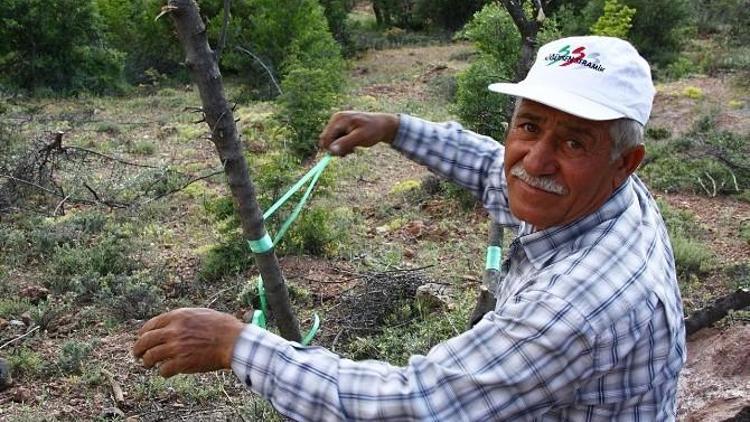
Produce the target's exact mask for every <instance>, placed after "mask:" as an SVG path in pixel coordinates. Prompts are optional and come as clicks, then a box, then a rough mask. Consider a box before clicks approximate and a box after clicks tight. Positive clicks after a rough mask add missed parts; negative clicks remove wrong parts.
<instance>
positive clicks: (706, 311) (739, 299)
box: [685, 289, 750, 335]
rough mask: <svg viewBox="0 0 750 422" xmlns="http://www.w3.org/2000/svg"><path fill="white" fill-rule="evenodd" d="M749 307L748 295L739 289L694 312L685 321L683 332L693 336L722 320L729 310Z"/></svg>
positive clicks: (749, 297)
mask: <svg viewBox="0 0 750 422" xmlns="http://www.w3.org/2000/svg"><path fill="white" fill-rule="evenodd" d="M748 306H750V293H749V292H747V291H746V290H743V289H740V290H737V291H736V292H734V293H732V294H730V295H727V296H724V297H722V298H719V299H717V300H715V301H714V303H712V304H711V305H710V306H708V307H706V308H703V309H701V310H699V311H696V312H694V313H693V314H692V315H690V317H689V318H686V319H685V332H686V333H687V335H690V334H693V333H695V332H696V331H698V330H700V329H701V328H704V327H708V326H709V325H711V324H713V323H714V322H716V321H718V320H720V319H722V318H724V317H725V316H726V315H727V313H729V311H730V310H737V309H743V308H747V307H748Z"/></svg>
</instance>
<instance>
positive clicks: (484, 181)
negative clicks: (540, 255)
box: [391, 114, 520, 226]
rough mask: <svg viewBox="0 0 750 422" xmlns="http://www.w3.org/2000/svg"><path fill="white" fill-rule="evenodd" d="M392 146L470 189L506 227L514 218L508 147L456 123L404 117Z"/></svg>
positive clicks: (492, 215) (491, 214)
mask: <svg viewBox="0 0 750 422" xmlns="http://www.w3.org/2000/svg"><path fill="white" fill-rule="evenodd" d="M399 117H400V125H399V130H398V133H397V134H396V138H395V139H394V141H393V143H392V144H391V145H392V146H393V148H394V149H396V150H397V151H399V152H401V153H402V154H404V155H405V156H406V157H408V158H409V159H411V160H413V161H415V162H417V163H419V164H423V165H425V166H427V167H428V168H429V169H430V170H432V171H433V172H435V173H437V174H439V175H440V176H443V177H445V178H447V179H449V180H451V181H453V182H455V183H457V184H458V185H460V186H462V187H464V188H466V189H468V190H469V191H470V192H471V193H472V194H474V196H476V197H477V198H479V199H480V200H481V201H482V203H483V204H484V207H485V208H486V209H487V211H488V212H489V214H490V216H491V217H492V219H493V220H495V221H496V222H498V223H500V224H502V225H504V226H517V225H518V224H519V223H520V222H519V221H518V220H517V219H516V218H515V217H513V216H512V215H511V212H510V208H509V206H508V196H507V193H506V187H507V184H506V182H505V173H504V171H503V159H504V157H505V148H504V147H503V146H502V145H501V144H500V143H498V142H496V141H495V140H494V139H492V138H490V137H488V136H482V135H479V134H476V133H474V132H472V131H469V130H465V129H464V128H463V127H462V126H461V125H460V124H458V123H456V122H447V123H433V122H428V121H426V120H422V119H419V118H417V117H413V116H408V115H405V114H401V115H399Z"/></svg>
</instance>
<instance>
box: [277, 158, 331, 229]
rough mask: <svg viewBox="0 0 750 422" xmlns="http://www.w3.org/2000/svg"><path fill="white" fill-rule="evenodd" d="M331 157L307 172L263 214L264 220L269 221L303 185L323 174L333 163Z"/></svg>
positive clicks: (323, 159)
mask: <svg viewBox="0 0 750 422" xmlns="http://www.w3.org/2000/svg"><path fill="white" fill-rule="evenodd" d="M331 158H332V157H331V155H330V154H326V155H325V156H323V158H322V159H321V160H320V161H319V162H318V164H316V165H315V166H314V167H313V168H311V169H310V171H308V172H307V174H305V175H304V176H302V178H301V179H299V181H298V182H297V183H295V184H294V186H292V187H291V188H290V189H289V190H288V191H287V192H286V193H285V194H284V196H282V197H281V198H279V200H278V201H276V202H275V203H274V204H273V205H271V208H269V209H268V211H266V212H265V213H263V219H264V220H265V219H268V217H270V216H272V215H273V213H275V212H276V210H278V209H279V208H280V207H281V206H282V205H284V203H285V202H286V201H288V200H289V198H290V197H291V196H292V195H294V194H295V193H297V191H298V190H299V188H301V187H302V185H304V184H305V182H307V181H308V180H310V178H311V177H313V176H315V175H316V174H319V173H322V172H323V170H325V168H326V166H327V165H328V163H329V162H331Z"/></svg>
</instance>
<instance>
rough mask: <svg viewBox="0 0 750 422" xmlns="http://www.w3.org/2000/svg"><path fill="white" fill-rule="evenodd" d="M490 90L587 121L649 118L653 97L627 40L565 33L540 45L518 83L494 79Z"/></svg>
mask: <svg viewBox="0 0 750 422" xmlns="http://www.w3.org/2000/svg"><path fill="white" fill-rule="evenodd" d="M489 89H490V90H491V91H494V92H500V93H503V94H509V95H513V96H516V97H521V98H526V99H529V100H532V101H536V102H538V103H542V104H544V105H547V106H549V107H552V108H555V109H558V110H562V111H564V112H566V113H569V114H572V115H574V116H578V117H582V118H584V119H589V120H613V119H619V118H622V117H627V118H630V119H633V120H636V121H638V122H640V123H641V124H642V125H645V124H646V121H648V117H649V114H651V104H652V103H653V100H654V94H655V92H656V90H655V89H654V84H653V82H652V81H651V69H650V68H649V65H648V63H647V62H646V60H645V59H644V58H643V57H641V56H640V54H638V51H636V49H635V48H634V47H633V46H632V45H631V44H630V43H629V42H627V41H625V40H621V39H619V38H612V37H599V36H586V37H569V38H562V39H559V40H556V41H552V42H550V43H548V44H545V45H543V46H542V47H541V48H539V52H538V53H537V56H536V61H535V62H534V65H533V66H532V67H531V70H529V74H528V75H527V76H526V79H524V80H523V81H521V82H518V83H495V84H492V85H490V86H489Z"/></svg>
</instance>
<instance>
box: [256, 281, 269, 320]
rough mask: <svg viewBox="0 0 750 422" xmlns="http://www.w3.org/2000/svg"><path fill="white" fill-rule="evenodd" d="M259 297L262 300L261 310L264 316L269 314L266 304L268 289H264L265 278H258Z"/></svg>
mask: <svg viewBox="0 0 750 422" xmlns="http://www.w3.org/2000/svg"><path fill="white" fill-rule="evenodd" d="M258 297H259V298H260V310H261V311H263V313H264V314H267V313H268V303H267V302H266V288H265V287H263V277H261V276H258Z"/></svg>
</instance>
